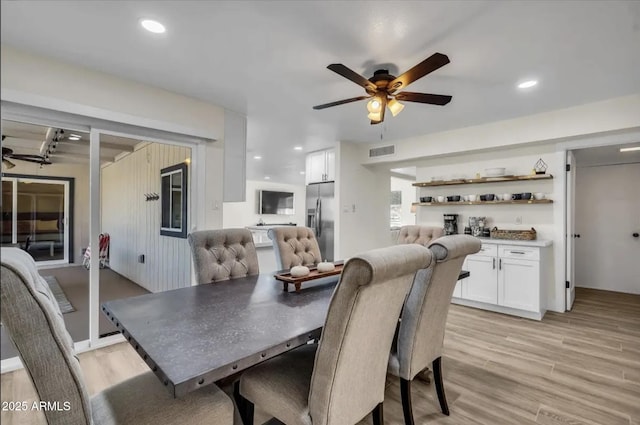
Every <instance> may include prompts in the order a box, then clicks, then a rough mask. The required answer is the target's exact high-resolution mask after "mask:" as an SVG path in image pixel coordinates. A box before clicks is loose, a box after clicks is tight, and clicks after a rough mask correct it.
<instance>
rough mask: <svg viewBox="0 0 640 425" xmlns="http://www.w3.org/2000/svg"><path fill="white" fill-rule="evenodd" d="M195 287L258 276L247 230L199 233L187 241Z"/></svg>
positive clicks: (255, 255) (249, 233)
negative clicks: (195, 281)
mask: <svg viewBox="0 0 640 425" xmlns="http://www.w3.org/2000/svg"><path fill="white" fill-rule="evenodd" d="M187 239H188V241H189V245H190V246H191V257H192V258H193V267H194V268H195V271H196V280H197V282H198V284H202V283H212V282H217V281H219V280H227V279H235V278H239V277H245V276H250V275H254V274H258V273H260V269H259V267H258V255H257V254H256V246H255V245H254V243H253V236H252V235H251V232H250V231H249V230H248V229H219V230H200V231H197V232H193V233H190V234H189V236H188V237H187Z"/></svg>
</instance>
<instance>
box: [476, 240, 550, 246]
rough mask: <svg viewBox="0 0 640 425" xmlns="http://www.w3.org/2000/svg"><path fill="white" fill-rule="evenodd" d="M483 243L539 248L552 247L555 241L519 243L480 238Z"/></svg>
mask: <svg viewBox="0 0 640 425" xmlns="http://www.w3.org/2000/svg"><path fill="white" fill-rule="evenodd" d="M478 239H480V240H481V241H482V243H483V244H484V243H491V244H496V245H497V244H500V245H519V246H539V247H546V246H551V244H553V241H551V240H548V239H536V240H535V241H518V240H511V239H491V238H478Z"/></svg>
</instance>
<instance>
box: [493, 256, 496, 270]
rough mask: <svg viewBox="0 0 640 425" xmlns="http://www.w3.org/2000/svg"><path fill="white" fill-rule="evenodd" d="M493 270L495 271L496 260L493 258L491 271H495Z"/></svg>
mask: <svg viewBox="0 0 640 425" xmlns="http://www.w3.org/2000/svg"><path fill="white" fill-rule="evenodd" d="M495 269H496V259H495V258H494V259H493V270H495Z"/></svg>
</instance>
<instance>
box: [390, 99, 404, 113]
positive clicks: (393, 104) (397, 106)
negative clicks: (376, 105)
mask: <svg viewBox="0 0 640 425" xmlns="http://www.w3.org/2000/svg"><path fill="white" fill-rule="evenodd" d="M387 106H388V107H389V110H390V111H391V114H392V115H393V116H394V117H395V116H396V115H398V114H399V113H400V112H402V110H403V109H404V105H403V104H402V103H400V102H398V101H397V100H395V99H391V100H389V102H388V103H387Z"/></svg>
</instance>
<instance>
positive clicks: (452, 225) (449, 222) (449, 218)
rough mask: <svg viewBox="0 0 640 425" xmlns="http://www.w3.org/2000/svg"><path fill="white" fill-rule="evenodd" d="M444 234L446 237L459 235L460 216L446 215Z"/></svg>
mask: <svg viewBox="0 0 640 425" xmlns="http://www.w3.org/2000/svg"><path fill="white" fill-rule="evenodd" d="M444 234H445V235H457V234H458V214H445V215H444Z"/></svg>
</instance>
